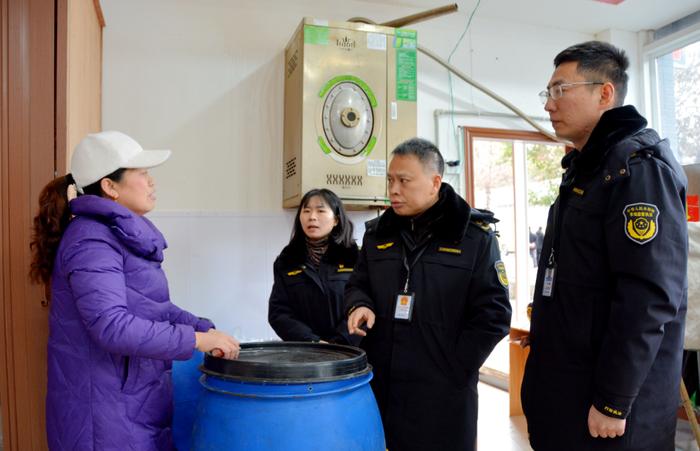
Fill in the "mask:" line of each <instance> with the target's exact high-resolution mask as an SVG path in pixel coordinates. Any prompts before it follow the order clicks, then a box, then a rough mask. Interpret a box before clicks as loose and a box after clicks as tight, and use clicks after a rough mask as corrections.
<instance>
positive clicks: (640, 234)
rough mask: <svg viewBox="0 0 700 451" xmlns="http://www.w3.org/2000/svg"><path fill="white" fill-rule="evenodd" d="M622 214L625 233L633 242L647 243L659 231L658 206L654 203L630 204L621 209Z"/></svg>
mask: <svg viewBox="0 0 700 451" xmlns="http://www.w3.org/2000/svg"><path fill="white" fill-rule="evenodd" d="M622 214H623V215H624V217H625V235H627V238H629V239H630V240H632V241H634V242H635V243H638V244H645V243H648V242H649V241H651V240H653V239H654V237H655V236H656V234H657V233H658V231H659V208H658V207H657V206H656V205H654V204H646V203H643V202H640V203H637V204H630V205H627V206H626V207H625V208H624V209H623V210H622Z"/></svg>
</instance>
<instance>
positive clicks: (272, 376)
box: [201, 341, 371, 383]
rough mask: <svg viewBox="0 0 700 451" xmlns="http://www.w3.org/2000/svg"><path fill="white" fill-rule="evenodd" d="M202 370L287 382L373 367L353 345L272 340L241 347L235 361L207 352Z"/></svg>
mask: <svg viewBox="0 0 700 451" xmlns="http://www.w3.org/2000/svg"><path fill="white" fill-rule="evenodd" d="M201 370H202V372H204V373H206V374H209V375H212V376H217V377H222V378H225V379H235V380H243V381H267V382H280V383H285V382H321V381H331V380H340V379H347V378H351V377H355V376H359V375H362V374H366V373H368V372H369V371H370V370H371V367H370V366H369V365H368V364H367V355H366V354H365V351H363V350H362V349H359V348H355V347H353V346H345V345H337V344H325V343H308V342H290V341H286V342H282V341H269V342H258V343H243V344H241V352H240V354H239V356H238V359H236V360H226V359H221V358H218V357H214V356H212V355H211V354H209V353H207V354H206V355H205V356H204V365H202V367H201Z"/></svg>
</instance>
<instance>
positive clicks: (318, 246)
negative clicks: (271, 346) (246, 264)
mask: <svg viewBox="0 0 700 451" xmlns="http://www.w3.org/2000/svg"><path fill="white" fill-rule="evenodd" d="M352 231H353V225H352V222H350V220H349V219H348V217H347V215H346V213H345V210H344V208H343V203H342V202H341V200H340V199H339V198H338V196H336V195H335V194H334V193H333V192H332V191H330V190H327V189H314V190H311V191H309V192H308V193H306V194H305V195H304V197H303V198H302V199H301V203H300V205H299V209H298V210H297V214H296V217H295V219H294V229H293V230H292V237H291V239H290V240H289V244H288V245H287V246H286V247H285V248H284V249H282V253H280V255H279V257H277V260H275V264H274V272H275V283H274V285H273V286H272V294H271V295H270V304H269V310H268V320H269V322H270V325H271V326H272V328H273V329H274V330H275V332H276V333H277V335H279V336H280V338H282V339H283V340H285V341H312V342H328V343H339V344H353V345H356V344H358V341H359V337H355V336H350V335H349V334H348V330H347V322H346V321H345V319H344V315H343V313H344V311H343V291H344V290H345V283H346V282H347V281H348V279H349V278H350V275H351V274H352V270H353V266H354V265H355V261H356V260H357V254H358V251H357V244H355V240H354V239H353V237H352Z"/></svg>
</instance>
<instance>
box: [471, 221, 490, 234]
mask: <svg viewBox="0 0 700 451" xmlns="http://www.w3.org/2000/svg"><path fill="white" fill-rule="evenodd" d="M472 222H473V223H474V225H476V226H477V227H479V228H480V229H481V230H483V231H484V232H491V231H492V230H491V226H490V225H489V223H488V222H486V221H472Z"/></svg>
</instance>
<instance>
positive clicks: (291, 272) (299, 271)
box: [287, 269, 303, 276]
mask: <svg viewBox="0 0 700 451" xmlns="http://www.w3.org/2000/svg"><path fill="white" fill-rule="evenodd" d="M302 272H303V271H302V270H301V269H295V270H294V271H289V272H288V273H287V275H288V276H296V275H299V274H301V273H302Z"/></svg>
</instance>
